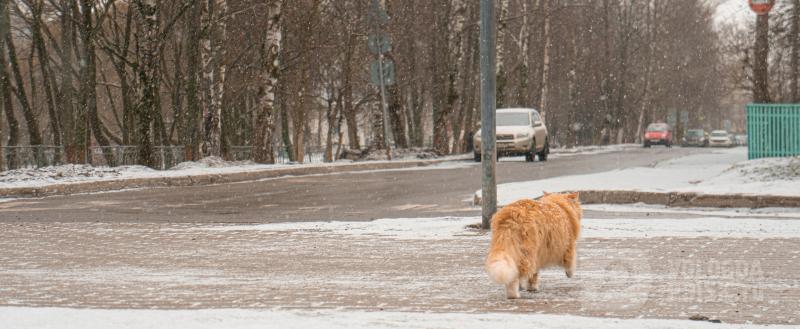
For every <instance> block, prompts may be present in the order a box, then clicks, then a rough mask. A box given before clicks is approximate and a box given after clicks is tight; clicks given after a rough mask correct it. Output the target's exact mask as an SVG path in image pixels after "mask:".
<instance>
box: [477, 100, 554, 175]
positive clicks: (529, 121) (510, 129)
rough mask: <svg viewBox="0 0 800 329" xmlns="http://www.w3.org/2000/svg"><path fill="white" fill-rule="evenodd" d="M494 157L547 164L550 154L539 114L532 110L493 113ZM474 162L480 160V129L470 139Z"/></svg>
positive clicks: (508, 110)
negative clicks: (494, 126) (495, 146)
mask: <svg viewBox="0 0 800 329" xmlns="http://www.w3.org/2000/svg"><path fill="white" fill-rule="evenodd" d="M496 123H497V131H496V136H497V144H496V145H497V156H498V157H501V156H522V155H524V156H525V160H526V161H528V162H533V161H534V159H535V157H536V156H538V157H539V161H547V156H548V154H550V138H549V136H548V134H547V127H545V125H544V122H543V121H542V117H541V115H539V112H538V111H536V110H534V109H524V108H520V109H501V110H497V120H496ZM473 143H474V145H475V153H474V155H475V161H476V162H480V161H481V153H480V152H481V130H478V131H477V132H476V133H475V136H474V137H473Z"/></svg>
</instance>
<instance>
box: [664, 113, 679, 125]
mask: <svg viewBox="0 0 800 329" xmlns="http://www.w3.org/2000/svg"><path fill="white" fill-rule="evenodd" d="M677 123H678V110H674V109H673V110H669V114H667V124H669V125H670V126H673V127H675V126H676V125H677Z"/></svg>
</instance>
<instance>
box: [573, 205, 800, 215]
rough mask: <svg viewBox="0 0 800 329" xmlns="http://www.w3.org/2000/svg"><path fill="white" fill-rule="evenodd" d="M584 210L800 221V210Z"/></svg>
mask: <svg viewBox="0 0 800 329" xmlns="http://www.w3.org/2000/svg"><path fill="white" fill-rule="evenodd" d="M583 209H584V210H594V211H602V212H621V213H658V214H683V215H698V216H706V217H707V216H713V217H737V218H747V217H749V218H753V217H772V218H795V219H800V209H798V208H761V209H750V208H728V209H720V208H678V207H668V206H663V205H649V204H643V203H637V204H626V205H618V204H589V205H583Z"/></svg>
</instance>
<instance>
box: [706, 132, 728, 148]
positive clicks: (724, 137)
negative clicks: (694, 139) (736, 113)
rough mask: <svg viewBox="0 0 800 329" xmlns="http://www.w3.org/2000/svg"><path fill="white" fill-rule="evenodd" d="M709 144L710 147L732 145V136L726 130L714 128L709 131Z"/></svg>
mask: <svg viewBox="0 0 800 329" xmlns="http://www.w3.org/2000/svg"><path fill="white" fill-rule="evenodd" d="M709 145H710V146H712V147H733V138H732V137H731V134H729V133H728V132H727V131H726V130H714V131H712V132H711V140H710V141H709Z"/></svg>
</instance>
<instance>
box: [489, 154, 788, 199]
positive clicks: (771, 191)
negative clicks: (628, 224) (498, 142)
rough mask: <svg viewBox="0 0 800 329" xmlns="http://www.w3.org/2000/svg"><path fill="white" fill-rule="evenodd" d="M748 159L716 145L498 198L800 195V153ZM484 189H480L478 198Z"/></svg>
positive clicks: (517, 187) (522, 185)
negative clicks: (591, 193) (630, 193)
mask: <svg viewBox="0 0 800 329" xmlns="http://www.w3.org/2000/svg"><path fill="white" fill-rule="evenodd" d="M746 160H747V149H746V148H734V149H713V150H709V153H707V154H699V155H692V156H687V157H683V158H679V159H674V160H670V161H666V162H662V163H657V164H654V165H653V166H649V167H637V168H630V169H622V170H615V171H609V172H604V173H597V174H590V175H577V176H565V177H556V178H551V179H545V180H538V181H530V182H516V183H509V184H501V185H499V186H498V189H497V190H498V192H497V194H498V204H500V205H505V204H508V203H511V202H514V201H516V200H519V199H522V198H537V197H539V196H541V195H542V193H543V192H559V191H635V192H654V193H672V192H680V193H696V194H700V195H719V196H726V195H744V196H747V195H751V196H752V195H769V196H784V197H800V158H778V159H762V160H755V161H746ZM479 196H480V191H478V192H476V200H477V199H479Z"/></svg>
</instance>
